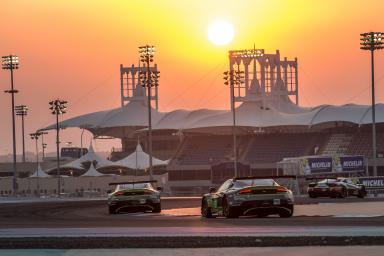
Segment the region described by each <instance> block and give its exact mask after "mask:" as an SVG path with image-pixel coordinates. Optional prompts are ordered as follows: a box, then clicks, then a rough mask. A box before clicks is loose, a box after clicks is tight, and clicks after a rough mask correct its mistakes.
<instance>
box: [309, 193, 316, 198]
mask: <svg viewBox="0 0 384 256" xmlns="http://www.w3.org/2000/svg"><path fill="white" fill-rule="evenodd" d="M308 195H309V197H310V198H316V197H317V195H316V194H314V193H309V194H308Z"/></svg>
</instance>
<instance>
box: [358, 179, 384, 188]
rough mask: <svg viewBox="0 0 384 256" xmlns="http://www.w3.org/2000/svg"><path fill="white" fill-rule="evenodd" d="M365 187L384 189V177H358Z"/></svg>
mask: <svg viewBox="0 0 384 256" xmlns="http://www.w3.org/2000/svg"><path fill="white" fill-rule="evenodd" d="M359 181H360V183H362V184H363V185H364V186H365V187H366V188H367V189H384V177H369V178H368V177H367V178H359Z"/></svg>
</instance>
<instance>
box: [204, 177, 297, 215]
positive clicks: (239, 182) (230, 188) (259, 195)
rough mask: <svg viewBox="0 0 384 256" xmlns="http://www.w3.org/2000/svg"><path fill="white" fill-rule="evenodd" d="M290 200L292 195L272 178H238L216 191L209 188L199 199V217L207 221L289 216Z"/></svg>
mask: <svg viewBox="0 0 384 256" xmlns="http://www.w3.org/2000/svg"><path fill="white" fill-rule="evenodd" d="M293 201H294V199H293V194H292V192H291V191H290V190H289V189H287V188H286V187H283V186H280V185H279V184H277V183H276V181H274V180H273V179H270V178H263V179H260V178H257V177H239V178H233V179H229V180H227V181H225V182H224V183H223V184H222V185H221V186H220V187H219V188H218V189H217V190H216V189H214V188H211V189H210V193H209V194H205V195H204V196H203V198H202V202H201V215H202V216H203V217H206V218H211V217H213V216H224V217H227V218H237V217H239V216H241V215H257V216H258V217H266V216H268V215H270V214H278V215H279V216H280V217H291V216H292V214H293Z"/></svg>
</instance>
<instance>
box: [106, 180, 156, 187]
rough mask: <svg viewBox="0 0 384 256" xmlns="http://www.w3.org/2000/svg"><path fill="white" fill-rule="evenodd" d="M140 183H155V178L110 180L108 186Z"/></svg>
mask: <svg viewBox="0 0 384 256" xmlns="http://www.w3.org/2000/svg"><path fill="white" fill-rule="evenodd" d="M141 183H157V181H156V180H143V181H130V182H112V183H109V184H108V185H109V186H114V185H124V184H141Z"/></svg>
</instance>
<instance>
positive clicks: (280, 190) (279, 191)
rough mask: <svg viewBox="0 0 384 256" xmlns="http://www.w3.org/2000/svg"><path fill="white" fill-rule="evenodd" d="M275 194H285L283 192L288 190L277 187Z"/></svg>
mask: <svg viewBox="0 0 384 256" xmlns="http://www.w3.org/2000/svg"><path fill="white" fill-rule="evenodd" d="M276 192H277V193H285V192H288V189H287V188H285V187H278V188H277V189H276Z"/></svg>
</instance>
